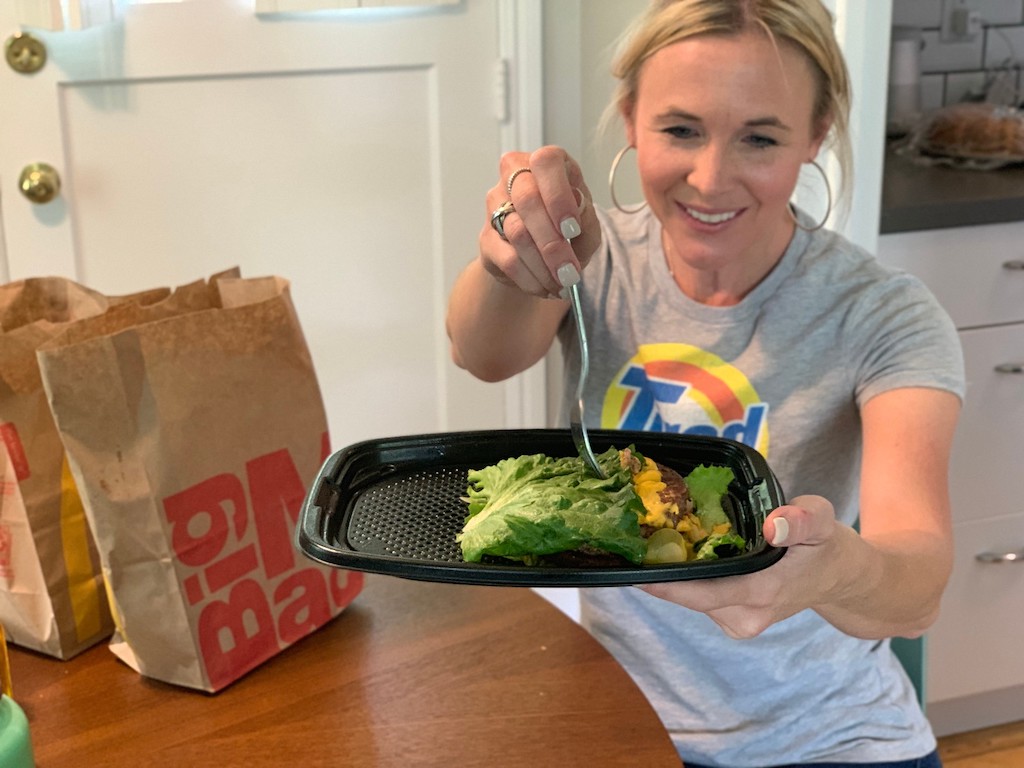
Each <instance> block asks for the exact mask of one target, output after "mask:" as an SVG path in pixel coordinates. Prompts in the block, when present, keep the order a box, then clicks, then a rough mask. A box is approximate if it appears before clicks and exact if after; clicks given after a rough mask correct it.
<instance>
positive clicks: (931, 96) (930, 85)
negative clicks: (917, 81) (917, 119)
mask: <svg viewBox="0 0 1024 768" xmlns="http://www.w3.org/2000/svg"><path fill="white" fill-rule="evenodd" d="M945 94H946V76H945V75H922V76H921V109H922V110H923V111H925V112H927V111H929V110H932V109H938V108H939V107H941V106H943V105H944V104H945V101H944V99H945Z"/></svg>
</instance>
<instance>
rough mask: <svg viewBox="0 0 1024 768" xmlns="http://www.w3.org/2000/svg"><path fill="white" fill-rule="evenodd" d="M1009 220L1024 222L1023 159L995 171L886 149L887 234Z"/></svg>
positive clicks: (884, 199) (883, 225)
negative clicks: (949, 164)
mask: <svg viewBox="0 0 1024 768" xmlns="http://www.w3.org/2000/svg"><path fill="white" fill-rule="evenodd" d="M1009 221H1024V164H1021V163H1018V164H1015V165H1012V166H1007V167H1005V168H1001V169H999V170H994V171H971V170H958V169H954V168H949V167H947V166H941V165H931V166H929V165H921V164H918V163H915V162H914V161H913V160H912V159H910V158H908V157H904V156H901V155H899V154H896V152H894V151H892V150H891V149H890V150H889V151H887V152H886V155H885V169H884V172H883V180H882V220H881V233H882V234H883V235H886V234H892V233H895V232H912V231H915V230H921V229H943V228H946V227H965V226H973V225H976V224H996V223H1001V222H1009Z"/></svg>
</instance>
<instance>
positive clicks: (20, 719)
mask: <svg viewBox="0 0 1024 768" xmlns="http://www.w3.org/2000/svg"><path fill="white" fill-rule="evenodd" d="M0 765H2V766H4V768H35V761H34V760H33V759H32V741H31V740H30V739H29V734H28V718H27V717H25V713H24V712H23V711H22V709H21V707H19V706H18V704H17V702H15V701H14V699H12V698H11V697H10V696H3V695H0Z"/></svg>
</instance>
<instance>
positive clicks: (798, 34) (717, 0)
mask: <svg viewBox="0 0 1024 768" xmlns="http://www.w3.org/2000/svg"><path fill="white" fill-rule="evenodd" d="M752 29H759V30H761V31H762V32H764V33H765V34H766V35H767V36H768V37H769V39H771V40H772V41H773V42H775V44H776V45H778V43H779V41H783V42H785V43H788V44H789V45H791V46H792V47H793V48H794V49H795V50H797V51H799V52H801V53H803V55H804V56H805V57H806V59H807V61H808V62H809V63H810V65H811V69H812V71H813V73H814V77H815V80H816V82H817V86H818V92H817V94H816V95H815V100H814V111H813V114H812V115H811V120H812V129H813V131H814V132H815V133H817V132H818V131H819V130H820V127H822V126H824V125H825V124H826V123H827V122H831V127H830V129H829V133H828V136H827V137H826V140H825V144H824V146H825V147H827V148H828V149H829V150H830V151H832V152H833V153H834V154H835V156H836V159H837V160H838V163H839V170H840V174H841V180H842V184H841V187H840V193H839V196H838V197H839V198H840V199H843V198H845V197H846V196H847V195H848V193H849V189H850V186H851V180H852V177H853V151H852V149H851V143H850V129H849V119H850V102H851V98H852V96H851V93H850V78H849V73H848V72H847V69H846V61H845V60H844V58H843V54H842V51H841V50H840V48H839V43H838V41H837V40H836V38H835V34H834V32H833V19H832V14H831V13H829V11H828V9H827V8H825V6H824V5H823V4H822V3H821V0H652V2H651V4H650V5H649V6H648V8H647V10H646V11H645V12H644V13H643V14H641V15H640V17H638V18H637V19H636V21H634V23H633V24H632V25H631V26H630V28H629V29H628V30H627V31H626V34H625V36H624V37H623V39H622V41H621V42H620V45H619V49H618V52H617V54H616V56H615V58H614V60H613V62H612V74H613V75H614V76H615V77H616V78H617V79H618V81H619V84H618V86H617V88H616V91H615V95H614V98H613V100H612V103H611V104H610V105H609V109H608V112H607V113H606V118H609V119H610V118H611V117H613V116H615V115H621V114H624V113H628V112H630V111H631V107H632V106H633V104H634V103H635V101H636V96H637V86H638V82H639V79H640V71H641V69H642V67H643V65H644V63H645V62H646V61H647V59H648V58H650V57H651V56H652V55H654V54H655V53H657V52H658V51H660V50H661V49H662V48H665V47H666V46H669V45H672V44H673V43H678V42H680V41H681V40H686V39H688V38H691V37H696V36H698V35H720V36H731V35H738V34H741V33H743V32H747V31H750V30H752Z"/></svg>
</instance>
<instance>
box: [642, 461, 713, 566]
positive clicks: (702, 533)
mask: <svg viewBox="0 0 1024 768" xmlns="http://www.w3.org/2000/svg"><path fill="white" fill-rule="evenodd" d="M666 487H667V485H666V484H665V482H664V481H663V480H662V478H661V470H659V469H658V465H657V464H656V463H655V462H653V461H651V460H650V459H647V458H645V459H644V465H643V468H642V469H641V470H640V471H639V472H637V473H636V474H635V475H633V489H634V490H635V491H636V495H637V496H639V497H640V501H641V502H642V503H643V505H644V510H645V511H646V514H645V515H644V516H643V518H641V520H640V522H641V524H643V525H649V526H651V527H652V528H669V527H673V524H672V522H671V521H672V520H674V519H679V522H678V523H676V524H675V526H674V527H675V529H676V530H677V531H679V532H680V533H681V534H683V538H684V539H685V540H686V543H687V545H688V546H687V548H688V550H689V551H690V552H691V553H692V545H693V544H694V543H696V542H698V541H701V540H702V539H706V538H707V537H708V536H709V535H710V534H709V532H708V531H706V530H704V528H702V527H701V524H700V518H699V517H697V516H696V515H694V514H692V513H691V514H685V515H682V517H681V518H680V514H679V505H678V504H677V503H675V502H674V501H663V500H662V498H661V492H662V491H663V490H665V488H666ZM731 529H732V525H731V524H729V523H722V524H720V525H716V526H715V527H714V530H712V531H711V533H719V534H720V533H728V532H729V531H730V530H731Z"/></svg>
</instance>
